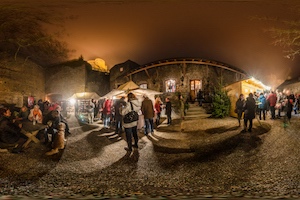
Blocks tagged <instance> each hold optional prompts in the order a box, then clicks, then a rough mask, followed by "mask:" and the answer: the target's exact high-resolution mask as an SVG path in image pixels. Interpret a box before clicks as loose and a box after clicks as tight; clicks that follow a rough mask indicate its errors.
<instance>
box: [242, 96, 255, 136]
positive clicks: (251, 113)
mask: <svg viewBox="0 0 300 200" xmlns="http://www.w3.org/2000/svg"><path fill="white" fill-rule="evenodd" d="M255 108H256V102H255V99H254V98H253V94H252V93H250V94H249V97H248V98H247V100H246V102H245V105H244V125H245V126H244V132H246V131H247V124H248V121H249V128H248V131H249V132H251V131H252V122H253V119H254V118H255V114H256V111H255Z"/></svg>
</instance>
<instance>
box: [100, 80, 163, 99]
mask: <svg viewBox="0 0 300 200" xmlns="http://www.w3.org/2000/svg"><path fill="white" fill-rule="evenodd" d="M129 92H132V93H133V94H135V95H136V96H143V95H148V96H149V97H151V96H154V95H159V94H162V92H158V91H155V90H150V89H142V88H139V86H138V85H137V84H135V83H134V82H133V81H129V82H127V83H124V84H123V85H121V86H119V87H118V88H117V89H113V90H112V91H110V92H109V93H107V94H106V95H104V96H102V97H101V98H114V97H116V98H119V97H122V96H126V95H127V94H128V93H129Z"/></svg>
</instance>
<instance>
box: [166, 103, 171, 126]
mask: <svg viewBox="0 0 300 200" xmlns="http://www.w3.org/2000/svg"><path fill="white" fill-rule="evenodd" d="M171 113H172V104H171V101H170V98H169V97H166V115H167V124H168V125H170V124H171V122H172V118H171Z"/></svg>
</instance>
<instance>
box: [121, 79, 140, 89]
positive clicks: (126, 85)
mask: <svg viewBox="0 0 300 200" xmlns="http://www.w3.org/2000/svg"><path fill="white" fill-rule="evenodd" d="M138 88H140V87H139V86H138V85H137V84H135V83H134V82H133V81H128V82H126V83H124V84H122V85H120V86H119V87H118V88H117V89H118V90H123V91H126V90H135V89H138Z"/></svg>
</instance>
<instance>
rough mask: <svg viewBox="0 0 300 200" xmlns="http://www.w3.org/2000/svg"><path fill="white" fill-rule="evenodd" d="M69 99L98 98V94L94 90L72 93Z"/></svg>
mask: <svg viewBox="0 0 300 200" xmlns="http://www.w3.org/2000/svg"><path fill="white" fill-rule="evenodd" d="M69 99H77V100H86V99H100V96H99V95H98V94H97V93H95V92H79V93H75V94H73V95H72V96H71V97H70V98H69Z"/></svg>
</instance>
